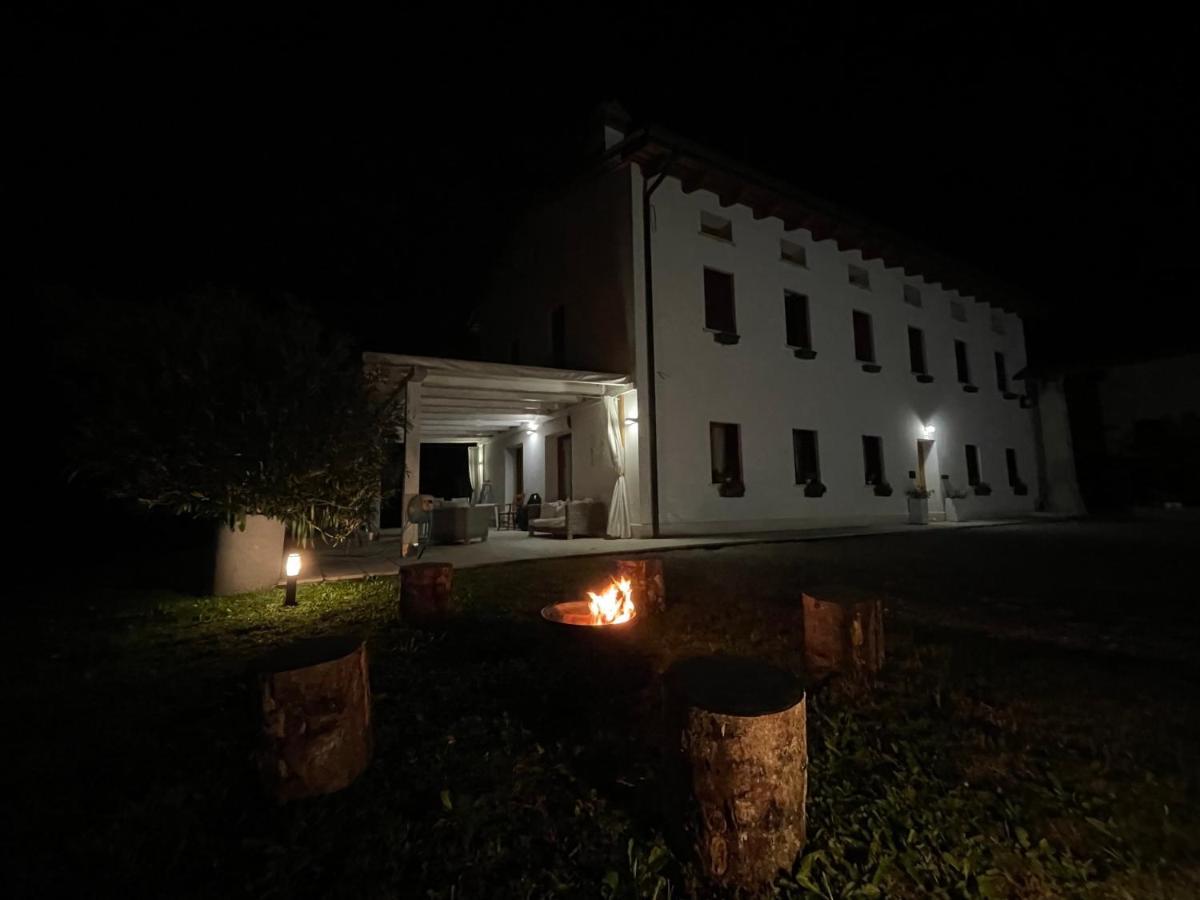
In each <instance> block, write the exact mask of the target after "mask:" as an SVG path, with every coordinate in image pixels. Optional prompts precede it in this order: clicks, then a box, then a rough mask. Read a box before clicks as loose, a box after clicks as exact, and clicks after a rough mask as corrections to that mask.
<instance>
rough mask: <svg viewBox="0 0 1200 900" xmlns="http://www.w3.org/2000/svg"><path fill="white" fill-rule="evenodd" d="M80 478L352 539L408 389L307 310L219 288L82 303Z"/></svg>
mask: <svg viewBox="0 0 1200 900" xmlns="http://www.w3.org/2000/svg"><path fill="white" fill-rule="evenodd" d="M59 363H60V372H61V374H62V375H63V376H65V378H66V379H67V380H68V389H67V390H64V391H63V395H64V397H65V398H66V399H67V400H68V401H69V403H70V405H71V406H72V407H73V412H74V413H75V415H74V425H73V430H72V432H71V435H70V438H69V441H68V459H69V460H70V462H71V465H72V467H73V471H72V472H71V477H75V476H77V475H78V476H82V477H84V478H86V479H88V480H89V481H92V482H94V483H95V484H97V485H98V486H99V487H101V489H103V490H104V491H105V492H107V493H108V494H109V495H110V496H112V497H115V498H120V499H127V500H134V501H137V502H138V503H140V504H142V505H144V506H146V507H149V508H166V509H169V510H171V511H173V512H175V513H178V514H185V515H191V516H195V517H197V518H205V519H215V520H218V521H225V522H228V523H229V524H230V525H231V526H235V525H238V524H239V523H242V522H244V521H245V518H246V516H249V515H265V516H270V517H272V518H275V519H279V520H281V521H283V522H284V523H286V524H287V525H288V527H289V528H290V530H291V531H292V533H293V535H294V536H295V537H296V538H297V539H299V540H300V541H302V542H308V541H310V540H312V539H313V538H314V537H318V536H320V537H323V538H325V539H327V540H330V541H332V542H334V543H336V542H339V541H342V540H345V539H346V538H347V537H349V536H350V535H351V534H353V533H354V532H355V531H356V530H357V529H358V528H359V527H360V526H361V525H362V523H363V522H364V520H365V518H366V516H367V515H368V514H369V512H370V508H371V505H372V503H373V502H374V500H375V497H376V494H377V492H378V490H379V473H380V471H381V470H382V468H383V463H384V452H385V451H384V445H385V440H386V439H387V437H388V435H389V434H393V433H394V432H395V429H396V427H397V425H398V421H399V410H398V404H397V395H396V392H395V391H388V390H385V389H383V386H382V384H381V382H380V378H379V376H378V375H377V374H374V373H369V372H365V371H364V369H363V366H362V362H361V359H360V357H359V355H358V354H357V353H356V352H355V351H354V350H353V349H352V348H351V346H350V345H349V344H348V343H347V342H345V341H344V340H341V339H339V338H336V337H331V336H329V335H327V334H326V333H325V332H324V331H323V330H322V328H321V327H320V325H319V324H318V322H317V321H316V319H315V318H314V317H313V316H312V315H311V314H309V313H308V312H307V311H306V310H304V309H302V308H299V307H296V306H295V305H292V304H287V303H283V304H275V305H267V304H263V303H258V302H254V301H252V300H251V299H250V298H248V297H246V296H243V295H241V294H238V293H236V292H232V291H225V292H219V291H207V292H203V293H199V294H194V295H191V296H189V297H186V298H183V299H181V300H179V301H178V302H176V303H171V304H167V303H162V304H158V305H156V306H153V307H144V308H134V307H122V308H108V309H105V310H103V312H102V314H99V315H89V316H85V317H83V318H82V319H81V320H80V327H79V328H77V329H76V330H75V331H74V332H73V333H71V334H70V335H68V336H67V337H66V339H65V340H64V341H63V343H62V346H61V349H60V359H59Z"/></svg>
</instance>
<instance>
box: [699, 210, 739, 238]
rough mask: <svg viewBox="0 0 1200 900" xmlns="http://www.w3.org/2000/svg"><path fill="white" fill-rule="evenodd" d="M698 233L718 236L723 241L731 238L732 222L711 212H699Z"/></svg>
mask: <svg viewBox="0 0 1200 900" xmlns="http://www.w3.org/2000/svg"><path fill="white" fill-rule="evenodd" d="M700 233H701V234H707V235H708V236H709V237H715V238H720V239H721V240H723V241H732V240H733V223H732V222H730V221H729V220H728V219H726V218H723V217H721V216H714V215H713V214H712V213H708V212H702V213H700Z"/></svg>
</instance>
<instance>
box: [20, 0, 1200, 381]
mask: <svg viewBox="0 0 1200 900" xmlns="http://www.w3.org/2000/svg"><path fill="white" fill-rule="evenodd" d="M831 6H835V5H833V4H830V5H826V6H817V7H806V6H804V5H801V4H788V5H787V6H786V9H784V10H781V11H779V12H776V13H773V14H771V15H768V16H759V15H754V14H751V13H748V12H737V13H729V14H728V15H727V16H725V17H720V18H713V17H709V16H707V15H704V14H702V13H700V12H698V11H696V10H690V9H689V8H687V7H685V6H678V7H672V8H663V9H660V10H659V11H656V12H648V11H646V10H643V9H638V10H636V11H634V10H630V11H625V12H618V13H614V12H612V11H611V10H608V11H605V12H603V13H601V12H595V13H593V14H590V15H578V16H576V17H575V18H572V19H570V20H568V19H566V18H563V19H561V20H556V19H554V18H551V17H546V16H537V17H535V16H532V15H527V18H526V19H525V20H521V19H518V18H515V17H512V16H510V15H508V14H507V13H501V12H497V11H493V12H492V13H491V14H490V18H483V19H481V18H472V16H471V15H469V14H468V13H467V11H466V9H465V8H464V9H463V10H461V11H459V12H458V13H456V14H455V15H454V16H445V17H442V18H438V17H436V16H434V15H431V14H429V13H423V14H421V15H417V14H408V13H406V14H405V15H404V16H396V17H393V18H391V19H379V20H367V19H361V18H355V17H354V16H352V15H351V14H350V13H348V12H346V13H343V12H342V11H341V9H340V8H339V7H336V6H323V7H320V8H319V10H318V11H316V12H309V13H302V12H297V11H296V10H295V9H294V8H291V9H290V10H289V11H286V12H283V11H281V12H279V13H272V14H267V13H261V14H258V13H247V12H246V11H245V10H241V11H239V12H238V13H237V15H236V16H231V17H224V16H223V15H222V14H221V13H219V12H217V11H215V10H216V7H211V6H205V7H201V8H198V9H189V8H188V7H186V6H182V5H178V4H177V5H174V6H170V7H169V8H167V9H160V8H159V7H158V6H156V7H154V9H153V10H152V11H147V10H139V9H138V8H137V7H124V8H122V7H119V6H118V7H106V12H105V13H104V15H103V17H100V16H98V15H97V14H95V13H90V12H89V13H80V12H77V11H73V10H72V9H71V8H70V7H69V6H64V5H61V4H60V5H51V6H50V7H49V8H47V7H46V6H45V5H43V6H42V7H41V8H40V9H39V11H38V12H36V13H31V14H27V15H26V16H25V17H23V18H21V17H18V20H17V21H16V22H15V24H14V25H13V27H12V28H10V29H7V30H8V34H9V39H10V41H11V42H12V46H11V48H10V49H11V50H12V52H11V53H9V54H7V59H6V62H5V64H4V65H5V83H6V94H7V95H8V96H9V97H10V98H11V100H12V101H13V102H12V103H11V104H10V108H9V111H8V114H7V118H8V122H9V125H10V127H9V128H8V129H7V131H8V137H7V139H6V141H5V143H6V144H7V146H6V148H5V153H6V156H8V161H7V163H6V165H5V166H4V170H5V171H4V179H3V184H2V189H3V195H4V196H3V206H4V209H5V213H6V215H8V216H9V217H11V221H10V226H11V228H10V229H9V231H10V233H11V234H13V235H14V236H15V240H14V241H12V242H11V243H10V249H11V250H12V251H14V252H13V253H12V256H11V259H10V262H9V264H8V265H7V270H8V271H7V276H8V277H10V278H14V279H15V282H14V283H15V285H16V287H17V290H19V291H24V292H30V295H31V296H32V297H34V298H35V304H34V305H35V306H36V307H38V308H42V306H41V304H40V303H37V302H36V298H39V297H41V296H44V295H46V294H51V295H61V294H64V293H65V294H69V295H72V296H75V297H81V298H85V299H86V298H90V297H110V298H117V299H130V300H137V301H139V302H166V301H167V300H168V299H169V298H170V297H171V296H173V295H176V294H177V293H178V292H180V291H183V290H187V289H189V288H192V287H196V286H201V285H210V284H217V285H234V286H238V287H240V288H244V289H248V290H254V291H261V292H264V293H267V294H275V295H279V294H286V295H290V296H294V297H296V298H298V299H300V300H302V301H304V302H306V303H309V304H312V305H313V306H315V307H316V308H318V309H319V310H320V311H321V313H322V315H323V316H325V318H326V319H327V320H328V321H329V322H330V324H331V325H333V326H335V327H337V328H340V329H343V330H346V331H349V332H350V333H352V334H354V335H355V336H357V337H358V338H359V339H360V340H361V341H362V343H363V344H364V346H369V347H370V348H372V349H381V350H400V351H409V352H424V353H431V354H444V355H455V354H469V353H470V352H471V345H470V340H469V338H468V337H467V335H466V331H465V327H464V326H465V323H466V321H467V317H468V315H469V313H470V311H471V309H472V307H473V306H474V305H475V304H476V303H477V302H478V300H479V298H480V296H481V295H482V293H483V292H484V291H485V290H486V286H487V273H488V269H489V267H490V266H491V264H492V263H493V260H494V259H495V255H496V254H497V252H499V250H500V249H501V248H502V247H503V242H504V239H505V233H506V229H507V226H508V224H509V223H510V222H512V221H513V219H514V218H515V217H516V216H518V215H519V214H520V212H521V210H522V209H523V208H525V207H526V206H528V205H529V204H530V203H531V202H534V199H535V198H536V196H537V193H538V191H539V190H541V189H543V188H544V187H545V186H547V185H550V184H553V183H554V182H555V181H556V180H557V179H558V178H560V177H562V176H563V175H564V174H565V173H567V172H570V171H572V170H573V168H574V167H575V166H577V165H578V163H579V161H580V156H579V148H580V145H581V137H582V135H583V134H584V126H585V124H586V123H587V121H588V118H589V116H590V114H591V112H592V110H593V108H594V106H595V104H596V103H597V102H598V101H601V100H604V99H617V100H619V101H620V102H622V103H623V104H624V105H625V106H626V107H627V108H628V109H629V110H630V112H631V113H632V114H633V115H634V117H635V119H639V120H653V121H657V122H660V123H662V124H664V125H666V126H668V127H670V128H672V129H674V130H676V131H678V132H680V133H683V134H686V135H688V136H690V137H692V138H694V139H696V140H698V141H701V142H705V143H708V144H710V145H712V146H713V147H715V148H716V149H719V150H722V151H724V152H726V153H727V154H729V155H733V156H735V157H739V158H742V159H744V160H746V161H747V162H749V163H751V164H753V165H756V166H758V167H760V168H762V169H763V170H765V171H767V172H769V173H771V174H773V175H775V176H778V177H781V178H783V179H786V180H788V181H790V182H792V183H794V184H795V185H797V186H798V187H800V188H802V189H804V190H806V191H808V192H810V193H813V194H816V195H818V196H823V197H826V198H829V199H831V200H833V201H835V202H838V203H841V204H843V205H845V206H847V207H849V208H851V209H855V210H858V211H859V212H861V213H863V214H864V215H866V216H867V217H869V218H872V219H875V220H877V221H880V222H882V223H884V224H887V225H891V226H893V227H896V228H898V229H899V230H901V231H903V232H907V233H909V234H911V235H913V236H914V237H916V238H920V239H922V240H924V241H927V242H929V243H931V244H932V245H934V246H936V247H938V248H940V249H942V250H944V251H946V252H947V253H949V254H952V255H955V256H957V257H960V258H961V259H963V260H965V261H967V262H969V263H972V264H974V265H976V266H977V267H980V268H982V269H983V270H985V271H988V272H990V273H993V274H994V275H995V276H996V277H997V278H999V279H1001V280H1003V281H1006V282H1011V283H1013V284H1014V285H1016V286H1018V287H1020V288H1022V289H1024V290H1025V291H1027V292H1029V293H1031V294H1033V295H1034V296H1035V297H1037V298H1038V302H1039V305H1040V307H1041V309H1042V310H1043V311H1044V319H1043V320H1042V321H1037V322H1034V323H1033V324H1032V325H1031V327H1030V330H1031V333H1032V339H1033V342H1034V352H1035V355H1037V356H1038V357H1040V358H1041V359H1043V360H1047V361H1055V360H1071V359H1097V358H1104V357H1106V356H1135V355H1138V354H1142V353H1150V352H1153V353H1162V352H1169V351H1172V350H1180V349H1189V348H1191V347H1193V346H1194V345H1195V340H1194V338H1193V337H1192V334H1191V332H1190V331H1189V330H1188V329H1186V328H1184V327H1182V323H1183V322H1185V321H1186V318H1187V317H1186V316H1185V314H1184V310H1185V309H1186V308H1187V307H1189V306H1190V305H1192V303H1193V302H1194V300H1195V294H1196V287H1195V286H1196V283H1197V275H1200V270H1198V263H1197V259H1198V257H1197V254H1196V249H1195V248H1196V246H1197V237H1198V235H1197V231H1198V226H1197V221H1198V213H1200V209H1198V206H1200V204H1198V201H1197V176H1196V166H1195V160H1196V159H1197V158H1200V147H1198V146H1197V137H1196V112H1197V104H1196V95H1195V92H1194V91H1193V90H1192V89H1191V85H1192V83H1193V81H1194V80H1195V78H1194V77H1195V75H1196V74H1197V73H1196V71H1195V70H1196V67H1197V64H1196V62H1195V59H1194V55H1193V54H1192V52H1191V51H1192V42H1193V40H1194V38H1195V37H1196V35H1195V31H1194V29H1193V28H1191V27H1190V26H1188V27H1185V26H1184V25H1183V24H1182V23H1177V24H1176V25H1172V23H1170V22H1168V21H1166V20H1163V19H1161V18H1158V17H1155V19H1154V21H1153V22H1138V21H1136V20H1132V19H1130V18H1129V14H1128V13H1127V14H1126V16H1125V17H1124V18H1122V19H1121V20H1120V21H1104V20H1099V19H1088V20H1084V19H1071V18H1068V17H1065V16H1062V15H1056V16H1054V17H1048V14H1047V13H1045V12H1044V11H1041V10H1040V9H1039V8H1038V7H1035V6H1028V7H1022V6H1021V5H1019V4H1017V5H1014V4H1006V5H1003V6H997V7H995V8H994V10H992V11H990V12H989V11H964V10H961V9H960V10H958V11H957V12H956V14H955V15H953V16H938V15H935V14H933V13H929V12H919V13H918V12H913V13H905V14H893V15H891V16H889V17H885V18H880V17H879V16H878V14H876V13H868V12H863V11H861V10H858V9H856V7H855V5H853V4H851V5H847V4H836V7H837V8H836V9H830V8H829V7H831ZM114 10H115V11H114ZM254 16H257V18H254ZM1135 309H1136V310H1137V313H1138V314H1137V315H1136V316H1135V315H1134V314H1133V310H1135ZM38 327H41V328H44V324H43V325H42V326H38Z"/></svg>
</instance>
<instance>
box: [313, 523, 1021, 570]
mask: <svg viewBox="0 0 1200 900" xmlns="http://www.w3.org/2000/svg"><path fill="white" fill-rule="evenodd" d="M1038 518H1042V517H1040V516H1039V517H1038ZM1022 521H1028V520H1027V519H985V520H981V521H977V522H931V523H930V524H928V525H908V524H897V525H859V526H853V527H842V528H812V529H806V530H803V531H770V532H752V533H746V534H716V535H703V536H696V537H664V538H629V539H615V540H614V539H608V538H575V539H573V540H570V541H568V540H565V539H563V538H555V537H543V536H536V537H531V536H530V535H529V534H528V533H526V532H524V531H498V530H496V529H492V530H491V531H489V533H488V539H487V540H486V541H481V542H477V543H474V544H445V545H434V546H431V547H430V548H429V549H428V550H426V551H425V554H424V556H422V557H421V559H420V562H448V563H453V564H454V566H455V568H459V569H470V568H474V567H476V566H490V565H496V564H499V563H511V562H521V561H525V560H535V559H561V558H564V557H569V556H604V555H607V554H610V553H658V552H662V551H664V550H684V549H689V548H696V547H727V546H730V545H734V544H766V543H786V542H791V541H824V540H831V539H835V538H851V537H865V536H870V535H877V534H897V533H902V532H903V533H912V532H913V531H914V530H920V529H924V530H926V531H929V532H940V531H944V530H946V529H950V528H985V527H994V526H998V525H1011V524H1015V523H1017V522H1022ZM400 546H401V545H400V538H399V537H398V536H395V537H384V538H381V539H380V540H378V541H374V542H371V543H364V544H361V545H358V546H355V545H349V546H346V547H340V548H337V549H333V550H319V551H317V552H316V553H315V554H313V557H315V558H310V554H309V553H305V560H304V570H303V574H302V575H301V577H300V579H299V580H300V583H301V584H307V583H313V582H318V581H355V580H357V579H360V578H368V577H371V576H384V575H395V574H397V573H398V572H399V571H400V569H401V568H403V567H404V566H410V565H413V564H414V563H416V562H418V560H417V559H416V558H415V557H407V558H406V557H403V556H401V555H400Z"/></svg>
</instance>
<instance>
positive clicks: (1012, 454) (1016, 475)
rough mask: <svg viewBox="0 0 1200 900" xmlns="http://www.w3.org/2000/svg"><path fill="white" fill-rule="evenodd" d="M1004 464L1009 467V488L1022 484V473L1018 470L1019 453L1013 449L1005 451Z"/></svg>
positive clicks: (1009, 448)
mask: <svg viewBox="0 0 1200 900" xmlns="http://www.w3.org/2000/svg"><path fill="white" fill-rule="evenodd" d="M1004 464H1005V465H1006V466H1007V467H1008V484H1009V487H1016V486H1017V485H1018V484H1020V483H1021V473H1020V471H1019V470H1018V469H1017V451H1016V450H1014V449H1013V448H1012V447H1008V448H1007V449H1005V451H1004Z"/></svg>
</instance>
